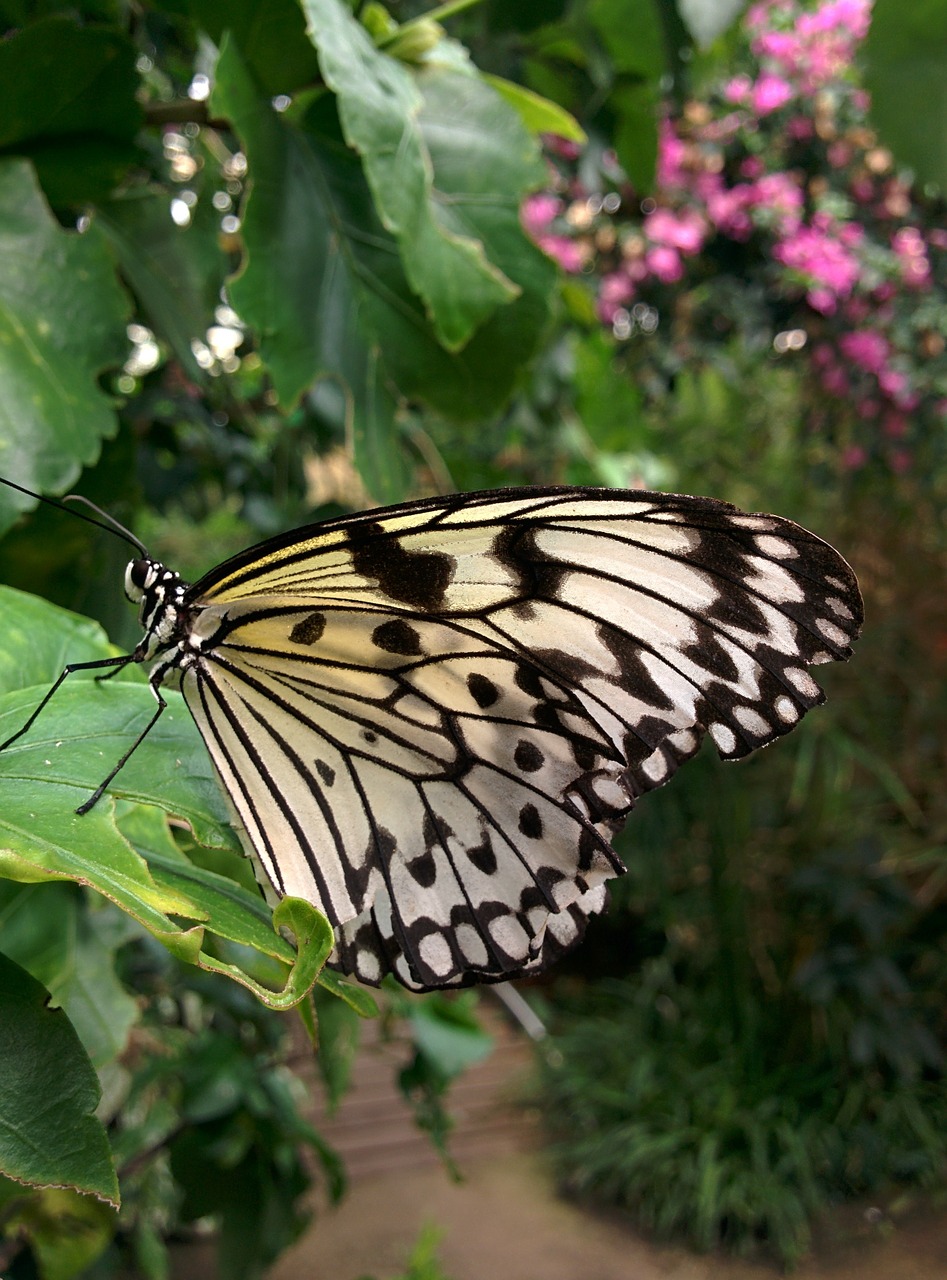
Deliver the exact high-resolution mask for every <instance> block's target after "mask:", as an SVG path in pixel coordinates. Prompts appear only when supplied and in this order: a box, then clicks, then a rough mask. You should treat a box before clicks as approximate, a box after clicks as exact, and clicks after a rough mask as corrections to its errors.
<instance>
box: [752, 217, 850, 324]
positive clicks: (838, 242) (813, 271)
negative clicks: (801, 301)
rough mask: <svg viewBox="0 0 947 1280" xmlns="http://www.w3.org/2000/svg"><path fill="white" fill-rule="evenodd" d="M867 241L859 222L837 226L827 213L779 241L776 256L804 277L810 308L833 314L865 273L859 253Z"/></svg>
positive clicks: (774, 249)
mask: <svg viewBox="0 0 947 1280" xmlns="http://www.w3.org/2000/svg"><path fill="white" fill-rule="evenodd" d="M863 239H864V232H863V230H862V228H861V227H860V226H859V225H858V224H857V223H855V222H846V223H841V224H836V223H834V222H833V220H832V219H831V218H830V217H829V216H828V215H827V214H816V215H815V216H814V217H813V219H812V221H811V223H810V224H809V225H807V226H799V227H798V228H797V229H796V230H795V231H793V233H792V234H791V235H790V236H788V237H787V238H786V239H783V240H779V241H778V242H777V243H776V245H775V246H774V248H773V257H774V258H775V259H776V261H777V262H781V263H782V264H783V266H785V267H788V268H789V269H790V270H791V271H792V272H794V273H795V274H796V275H797V276H798V277H800V278H801V281H802V283H803V284H804V285H805V288H806V300H807V301H808V303H809V306H810V307H812V308H813V310H815V311H820V312H821V313H822V314H823V315H831V314H832V313H833V312H834V311H835V309H836V307H837V306H838V301H839V299H840V298H847V297H848V296H849V294H850V293H851V292H852V290H853V289H854V288H855V285H856V284H857V282H858V280H859V277H860V276H861V274H862V264H861V261H860V260H859V258H858V257H857V256H856V253H855V250H856V249H857V248H858V246H859V245H860V244H861V243H862V241H863Z"/></svg>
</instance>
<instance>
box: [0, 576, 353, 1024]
mask: <svg viewBox="0 0 947 1280" xmlns="http://www.w3.org/2000/svg"><path fill="white" fill-rule="evenodd" d="M0 611H2V615H3V617H4V619H5V621H7V620H8V621H9V626H10V632H11V635H12V636H13V637H14V657H13V659H11V660H8V661H7V662H6V663H5V664H3V663H0V670H3V669H4V668H5V669H6V670H8V671H14V672H16V679H18V680H21V681H26V680H28V679H30V678H32V679H33V681H42V683H34V684H33V685H31V686H26V687H20V688H14V689H13V690H12V691H10V692H7V693H4V694H2V696H0V741H3V740H4V739H6V738H7V737H9V736H10V735H11V734H12V733H14V732H16V730H17V729H18V728H19V727H20V726H22V724H23V723H24V722H25V720H26V719H27V717H28V715H29V714H30V712H31V711H32V710H33V708H34V707H35V706H36V705H37V703H38V702H39V700H40V698H41V697H42V695H43V694H44V693H45V691H46V689H47V688H48V686H49V683H50V675H51V673H50V671H49V670H48V668H47V666H46V664H48V662H49V661H50V659H51V658H55V657H57V656H58V655H57V654H56V653H55V651H50V650H49V648H48V647H47V648H46V649H44V647H43V644H42V643H41V641H40V639H39V637H42V636H43V635H44V633H46V632H47V631H49V630H52V631H55V630H56V628H57V627H59V626H60V625H61V626H63V627H64V628H65V629H66V631H67V632H72V633H75V632H77V631H78V632H79V633H80V634H81V635H82V638H83V639H84V641H85V645H84V647H85V649H86V652H88V650H89V649H91V648H94V645H93V639H94V633H93V632H89V633H83V632H82V631H81V628H80V626H79V624H78V623H77V622H76V620H75V618H74V616H73V615H70V614H66V613H64V611H63V610H59V609H56V608H54V607H53V606H52V605H48V604H44V603H42V602H37V601H35V600H31V599H30V598H29V597H24V596H23V595H22V593H20V592H16V591H12V590H11V589H9V588H0ZM31 631H32V632H35V634H36V635H37V638H38V639H37V646H36V653H37V661H36V663H35V664H34V663H31V660H30V655H29V652H28V643H27V637H28V636H29V634H30V633H31ZM105 647H106V646H105V645H104V644H103V645H102V648H105ZM84 656H85V655H83V657H84ZM166 696H167V698H168V703H169V706H168V710H167V711H166V712H165V713H164V715H163V716H162V717H161V719H160V720H159V722H158V724H157V725H156V726H155V727H154V729H152V731H151V733H150V734H149V735H148V737H147V739H146V741H145V742H144V743H143V744H142V745H141V746H140V747H139V749H138V750H137V751H136V752H135V753H134V754H133V756H132V757H131V759H130V760H129V762H128V763H127V764H126V765H125V767H124V768H123V769H122V770H121V772H120V773H119V774H118V775H117V776H116V778H115V780H114V782H113V783H112V786H111V787H110V791H109V794H108V795H106V796H105V797H104V798H103V799H102V800H101V801H100V802H99V804H97V805H96V806H95V807H94V808H93V809H92V810H91V811H90V812H89V813H87V814H84V815H82V816H80V815H78V814H76V812H75V809H76V807H77V805H79V804H81V803H82V802H83V801H84V800H86V799H87V798H88V796H89V794H90V793H91V792H92V791H93V790H94V789H95V787H96V786H97V785H98V783H99V782H100V781H101V780H102V778H103V777H104V776H105V774H107V773H108V771H109V770H110V769H111V768H112V766H113V765H114V764H115V762H116V761H117V760H118V759H119V758H120V757H121V755H122V754H123V753H124V752H125V751H126V750H127V749H128V747H129V746H130V745H131V744H132V742H134V740H135V738H136V737H137V736H138V734H139V733H140V732H141V731H142V729H143V728H144V727H145V725H146V724H147V723H148V720H149V719H150V717H151V715H152V714H153V709H154V702H153V699H152V696H151V694H150V692H149V691H148V689H146V688H144V687H142V685H141V684H140V683H139V682H134V683H132V682H128V681H122V680H115V681H109V682H108V683H105V684H96V683H95V682H93V681H91V680H89V679H87V678H85V679H84V678H83V677H82V675H81V674H77V675H74V676H72V677H70V678H69V679H68V680H66V682H65V683H64V684H63V686H62V687H61V688H60V689H59V690H58V691H57V693H56V695H55V697H54V698H53V700H52V701H51V703H50V705H49V706H48V707H46V708H45V709H44V711H43V712H42V714H41V715H40V717H39V718H38V720H37V721H36V723H35V724H34V725H33V726H32V727H31V728H30V730H29V731H28V732H27V733H26V734H25V735H24V736H23V737H22V738H20V739H18V740H17V741H16V742H14V743H13V744H11V745H10V746H9V747H7V748H6V750H4V751H3V752H0V877H6V878H7V879H10V880H13V881H16V882H18V883H20V884H32V885H37V884H47V883H50V882H55V881H60V880H66V881H74V882H76V883H78V884H83V885H87V886H88V887H89V888H92V889H94V890H95V891H96V892H98V893H100V894H102V895H103V896H104V897H106V898H108V899H109V900H110V901H111V902H113V903H115V905H116V906H118V907H120V908H121V909H122V910H123V911H125V912H127V913H128V914H129V915H130V916H132V917H133V918H134V919H135V920H137V921H138V923H139V924H140V925H142V926H143V927H144V928H146V929H148V930H149V932H151V933H152V934H154V935H155V937H157V938H158V939H159V940H160V941H161V942H163V943H164V945H165V946H167V947H168V948H169V950H171V951H172V952H173V953H174V954H175V955H176V956H178V958H179V959H182V960H185V961H187V962H189V963H192V964H197V965H199V966H200V967H202V968H205V969H209V970H213V971H216V972H224V973H226V974H228V975H229V976H230V977H232V978H233V979H234V980H236V981H239V982H241V983H242V984H243V985H245V986H247V987H249V988H250V989H251V990H253V991H254V992H255V994H257V995H258V996H259V998H260V999H263V1000H265V1001H266V1002H267V1003H269V1004H272V1005H275V1006H277V1007H284V1006H286V1005H287V1004H292V1003H295V1002H296V1001H298V1000H299V999H301V998H302V996H303V995H305V994H306V992H307V991H308V990H309V988H310V987H311V985H312V982H313V980H314V977H315V972H317V971H318V968H319V967H320V966H321V964H322V962H323V961H324V959H325V954H326V951H327V942H326V938H327V937H328V938H329V943H328V945H331V935H330V934H329V933H328V925H327V924H325V923H324V922H322V923H320V921H321V917H319V919H318V920H315V921H314V920H313V919H312V918H311V917H312V916H313V915H315V914H317V913H314V912H313V909H312V908H310V907H308V904H302V907H301V911H302V915H300V917H299V921H298V928H296V927H295V926H293V927H294V932H295V933H296V936H297V940H298V942H299V944H300V948H299V949H298V950H297V951H296V953H295V954H294V953H293V951H292V950H291V948H289V947H288V946H287V944H286V943H285V941H284V940H283V939H282V938H281V937H280V936H279V935H278V934H277V933H275V932H273V929H274V928H279V925H280V922H279V921H277V922H274V923H273V924H272V925H271V926H270V928H269V930H268V929H267V928H266V927H265V922H266V921H267V920H268V918H269V912H268V910H267V909H266V908H265V907H263V906H262V904H261V903H260V902H259V899H258V898H257V897H256V895H254V894H251V893H250V892H248V891H247V890H246V889H245V888H242V887H241V886H240V885H238V884H236V883H233V882H231V881H229V880H227V879H226V878H225V877H223V876H219V875H216V874H214V873H212V872H209V871H205V870H202V869H200V868H198V867H195V866H194V865H193V864H191V863H189V862H188V861H187V860H186V859H184V858H183V857H182V856H176V854H175V851H174V849H173V843H172V842H171V840H170V837H169V836H168V834H167V831H166V829H164V827H163V820H161V821H159V820H158V819H157V818H156V817H155V816H154V815H153V814H152V815H151V816H149V815H148V814H147V813H146V814H141V813H135V812H134V811H132V812H129V810H128V807H127V806H123V807H122V810H121V812H120V814H119V815H118V821H116V810H115V802H114V799H113V798H112V797H121V798H122V799H124V800H127V801H129V802H132V803H133V804H134V805H135V806H136V807H140V806H142V805H146V806H153V807H156V808H157V809H160V810H163V811H164V813H167V814H173V815H175V816H176V817H177V818H183V819H184V820H185V821H186V822H187V824H188V825H189V826H190V828H191V830H192V831H193V832H194V835H195V837H196V838H197V839H198V840H199V841H200V842H201V843H202V844H204V845H206V846H208V847H216V848H220V849H231V850H233V851H234V855H235V857H236V855H237V850H238V848H239V845H238V842H237V839H236V836H235V833H234V832H233V830H232V828H231V827H230V826H229V824H228V823H227V812H228V811H227V807H226V804H225V801H224V797H223V795H222V793H221V791H220V787H219V785H218V783H217V780H216V776H215V775H214V772H213V768H212V765H211V763H210V757H209V756H208V754H207V751H206V749H205V748H204V745H203V743H202V742H201V740H200V735H199V734H198V732H197V729H196V727H195V726H194V723H193V721H192V720H191V718H190V716H189V714H188V712H187V710H186V708H185V706H184V703H183V699H182V698H181V697H180V695H179V694H176V693H174V692H173V691H170V692H168V693H167V695H166ZM143 854H144V856H142V855H143ZM152 858H153V860H154V866H153V869H152V867H151V866H150V865H149V859H152ZM281 905H282V906H283V909H284V911H285V910H289V909H290V908H288V907H285V905H284V904H281ZM180 920H184V921H185V922H192V923H185V925H183V926H182V924H181V923H179V921H180ZM282 923H283V924H286V923H291V922H287V921H286V920H282ZM207 933H213V934H216V935H217V936H219V937H220V938H224V939H229V940H231V941H233V942H237V943H240V944H241V945H244V946H247V947H251V948H253V949H254V950H256V951H257V952H260V953H262V954H263V955H266V956H271V957H273V958H275V959H277V960H280V961H283V962H287V961H290V962H292V968H291V970H290V972H289V975H288V977H287V978H286V983H285V987H284V989H283V990H282V991H281V992H276V993H274V992H272V991H269V990H265V989H263V988H262V987H261V985H260V983H259V982H258V981H257V980H256V979H255V977H254V976H253V975H252V973H250V972H249V971H248V970H247V969H245V968H243V967H241V966H238V965H235V964H232V963H226V962H224V961H222V960H221V959H220V958H219V957H218V956H216V955H215V954H214V953H213V952H212V951H211V950H209V949H208V948H207V946H206V945H205V943H206V941H207V939H206V934H207Z"/></svg>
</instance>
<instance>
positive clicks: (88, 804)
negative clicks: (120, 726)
mask: <svg viewBox="0 0 947 1280" xmlns="http://www.w3.org/2000/svg"><path fill="white" fill-rule="evenodd" d="M151 692H152V693H153V694H154V695H155V697H156V698H157V700H158V705H157V707H156V708H155V713H154V715H153V716H152V717H151V719H150V720H149V721H148V723H147V724H146V725H145V727H144V729H142V731H141V733H140V734H139V735H138V737H137V738H136V739H135V741H134V742H133V743H132V745H131V746H130V747H129V748H128V750H127V751H126V752H125V754H124V755H123V756H122V758H121V759H120V760H119V762H118V764H117V765H116V766H115V768H114V769H113V770H112V772H111V773H110V774H109V775H108V776H107V777H106V778H103V779H102V781H101V782H100V783H99V785H98V786H97V787H96V789H95V790H94V791H93V792H92V794H91V796H89V798H88V800H86V801H85V802H84V803H83V804H80V805H79V808H78V809H77V810H76V813H78V814H83V813H88V812H89V810H90V809H91V808H93V807H94V806H95V805H97V804H98V802H99V801H100V800H101V799H102V796H103V794H104V792H105V789H106V787H107V786H108V785H109V783H110V782H111V781H112V779H113V778H114V777H115V775H116V774H117V773H118V771H119V770H120V769H122V768H123V767H124V766H125V765H126V764H127V763H128V761H129V760H130V759H131V757H132V756H133V755H134V754H135V752H136V751H137V750H138V748H139V747H140V746H141V744H142V743H143V742H144V740H145V739H146V738H147V737H148V734H149V733H151V731H152V729H153V728H154V727H155V725H156V724H157V723H158V721H159V720H160V719H161V714H162V712H163V711H164V710H165V708H166V707H167V705H168V704H167V702H166V701H165V699H164V695H163V694H162V692H161V690H160V689H159V688H158V686H157V684H152V685H151Z"/></svg>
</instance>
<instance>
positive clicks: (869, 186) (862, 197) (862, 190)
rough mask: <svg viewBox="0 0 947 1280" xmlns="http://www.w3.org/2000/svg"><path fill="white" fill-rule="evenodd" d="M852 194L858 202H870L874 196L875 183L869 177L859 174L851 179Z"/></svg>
mask: <svg viewBox="0 0 947 1280" xmlns="http://www.w3.org/2000/svg"><path fill="white" fill-rule="evenodd" d="M852 195H853V197H854V198H855V199H856V200H857V201H858V203H859V204H870V202H871V201H872V200H873V199H874V196H875V184H874V183H873V182H872V180H871V178H868V177H866V176H865V175H864V174H861V175H860V176H859V177H857V178H853V179H852Z"/></svg>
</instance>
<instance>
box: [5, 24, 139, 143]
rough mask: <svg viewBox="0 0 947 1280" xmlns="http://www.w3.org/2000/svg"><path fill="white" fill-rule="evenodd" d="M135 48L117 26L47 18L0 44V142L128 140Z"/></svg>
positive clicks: (132, 129) (133, 119) (132, 126)
mask: <svg viewBox="0 0 947 1280" xmlns="http://www.w3.org/2000/svg"><path fill="white" fill-rule="evenodd" d="M135 58H136V50H135V46H134V45H133V44H132V42H131V41H130V40H129V39H128V37H127V36H125V35H124V34H123V33H122V32H120V31H117V30H113V29H109V28H107V27H100V26H86V27H80V26H79V25H78V24H77V23H76V22H74V21H73V20H72V19H70V18H60V17H50V18H45V19H43V20H42V21H40V22H35V23H33V24H32V26H29V27H26V28H24V30H22V31H18V32H14V33H13V34H12V35H10V36H8V37H7V38H6V39H5V40H4V41H3V43H2V44H0V147H2V148H4V149H6V150H10V149H12V148H17V149H20V148H21V147H22V144H23V143H25V142H28V141H30V140H33V139H40V138H41V139H43V140H44V141H49V140H50V139H54V138H63V137H73V138H75V137H79V136H81V137H84V138H88V137H90V136H95V135H100V136H102V137H106V138H111V139H114V140H119V141H125V142H131V140H132V139H133V138H134V137H135V134H136V133H137V132H138V130H139V128H140V127H141V122H142V112H141V108H140V107H139V105H138V103H137V101H136V99H135V93H136V91H137V89H138V73H137V71H136V70H135Z"/></svg>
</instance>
